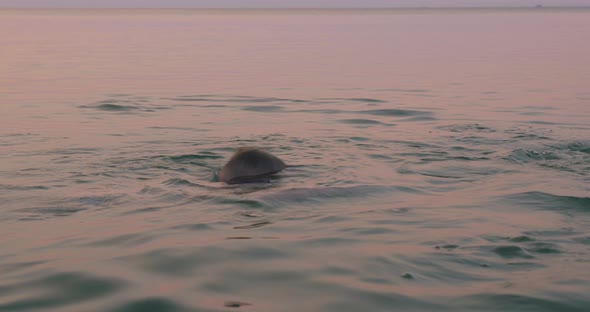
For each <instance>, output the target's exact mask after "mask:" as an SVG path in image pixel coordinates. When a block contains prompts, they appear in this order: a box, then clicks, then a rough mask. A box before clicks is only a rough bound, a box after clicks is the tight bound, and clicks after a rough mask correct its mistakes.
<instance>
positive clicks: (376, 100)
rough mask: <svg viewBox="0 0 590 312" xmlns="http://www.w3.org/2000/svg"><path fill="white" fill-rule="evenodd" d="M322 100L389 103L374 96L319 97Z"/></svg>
mask: <svg viewBox="0 0 590 312" xmlns="http://www.w3.org/2000/svg"><path fill="white" fill-rule="evenodd" d="M318 100H320V101H348V102H361V103H387V101H384V100H380V99H373V98H319V99H318Z"/></svg>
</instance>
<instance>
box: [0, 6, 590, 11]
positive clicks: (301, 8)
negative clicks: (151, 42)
mask: <svg viewBox="0 0 590 312" xmlns="http://www.w3.org/2000/svg"><path fill="white" fill-rule="evenodd" d="M576 8H578V9H587V8H590V5H569V6H568V5H532V6H522V5H520V6H506V5H505V6H417V7H411V6H396V7H393V6H392V7H259V8H258V7H154V6H152V7H65V6H64V7H13V6H6V7H4V6H0V9H23V10H26V9H43V10H46V9H89V10H92V9H99V10H101V9H107V10H110V9H115V10H118V9H122V10H135V9H147V10H152V9H156V10H158V9H164V10H166V9H179V10H404V9H412V10H416V9H422V10H429V9H434V10H444V9H540V10H542V9H576Z"/></svg>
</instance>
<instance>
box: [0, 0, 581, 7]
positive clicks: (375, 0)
mask: <svg viewBox="0 0 590 312" xmlns="http://www.w3.org/2000/svg"><path fill="white" fill-rule="evenodd" d="M535 5H543V6H590V0H297V1H295V0H0V7H5V8H6V7H13V8H35V7H39V8H60V7H72V8H124V7H126V8H339V7H342V8H379V7H473V6H475V7H480V6H483V7H493V6H511V7H514V6H517V7H518V6H525V7H527V6H535Z"/></svg>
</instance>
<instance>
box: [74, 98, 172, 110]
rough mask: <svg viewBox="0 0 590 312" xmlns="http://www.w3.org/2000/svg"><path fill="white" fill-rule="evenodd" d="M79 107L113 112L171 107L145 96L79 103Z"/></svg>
mask: <svg viewBox="0 0 590 312" xmlns="http://www.w3.org/2000/svg"><path fill="white" fill-rule="evenodd" d="M78 107H79V108H90V109H95V110H99V111H105V112H113V113H130V112H133V111H142V112H153V111H155V110H163V109H171V107H168V106H160V105H154V104H152V103H151V102H150V101H149V100H148V99H147V98H145V97H127V98H122V97H115V98H112V99H106V100H102V101H98V102H95V103H92V104H87V105H79V106H78Z"/></svg>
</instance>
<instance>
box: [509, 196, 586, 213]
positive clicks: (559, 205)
mask: <svg viewBox="0 0 590 312" xmlns="http://www.w3.org/2000/svg"><path fill="white" fill-rule="evenodd" d="M505 198H506V199H507V200H509V201H510V202H511V203H516V204H519V205H524V206H530V207H535V208H547V209H552V210H563V209H579V210H582V211H589V212H590V197H581V196H562V195H554V194H550V193H544V192H525V193H517V194H512V195H508V196H505Z"/></svg>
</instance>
